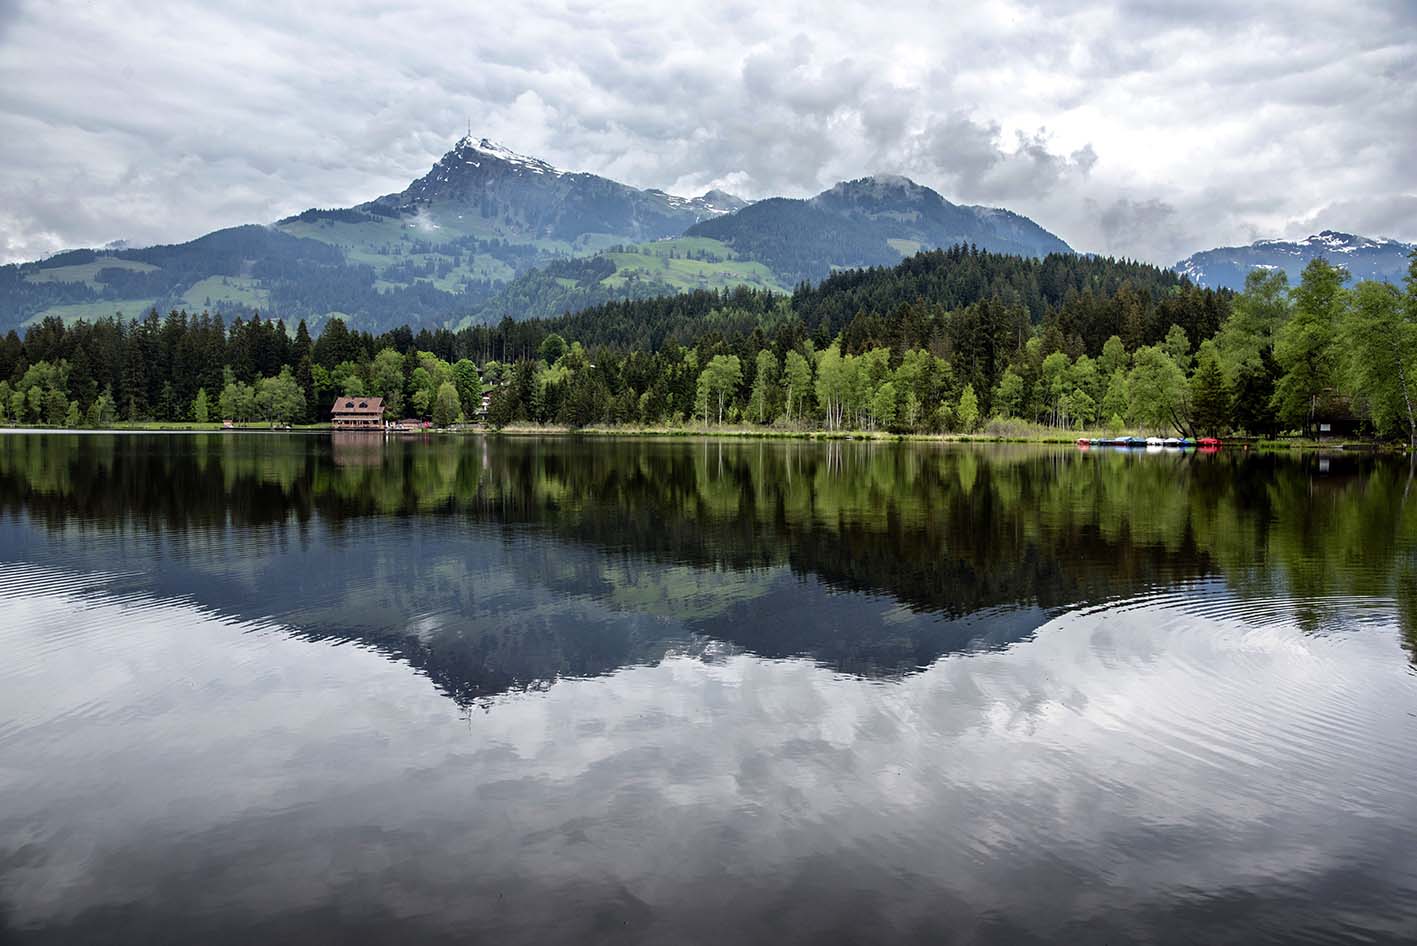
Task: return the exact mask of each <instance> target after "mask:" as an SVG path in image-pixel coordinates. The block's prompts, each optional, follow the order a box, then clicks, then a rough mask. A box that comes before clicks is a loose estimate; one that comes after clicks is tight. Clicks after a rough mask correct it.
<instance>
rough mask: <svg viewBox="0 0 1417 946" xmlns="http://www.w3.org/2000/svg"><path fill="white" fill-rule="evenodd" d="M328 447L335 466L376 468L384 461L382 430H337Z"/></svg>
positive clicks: (332, 435) (331, 435)
mask: <svg viewBox="0 0 1417 946" xmlns="http://www.w3.org/2000/svg"><path fill="white" fill-rule="evenodd" d="M330 445H331V453H332V455H333V457H334V461H335V466H378V465H379V464H380V463H382V462H383V459H384V432H383V431H382V430H357V429H356V430H347V429H341V430H337V431H335V432H333V433H331V434H330Z"/></svg>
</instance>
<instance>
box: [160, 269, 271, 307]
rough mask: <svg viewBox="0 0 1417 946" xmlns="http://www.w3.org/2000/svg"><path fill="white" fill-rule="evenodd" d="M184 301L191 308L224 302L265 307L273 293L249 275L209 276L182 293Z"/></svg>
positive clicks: (267, 305)
mask: <svg viewBox="0 0 1417 946" xmlns="http://www.w3.org/2000/svg"><path fill="white" fill-rule="evenodd" d="M182 301H183V302H184V303H186V305H187V307H188V308H189V309H203V308H207V307H209V306H218V305H220V304H221V303H223V302H226V303H230V304H231V305H239V306H246V307H247V308H251V309H264V308H267V307H269V306H270V303H271V294H270V293H269V292H267V291H266V290H264V289H262V288H261V284H260V281H259V280H256V279H252V278H250V277H249V276H208V277H206V278H205V279H199V280H197V281H196V282H195V283H193V284H192V286H191V288H189V289H188V290H187V291H186V292H184V293H182Z"/></svg>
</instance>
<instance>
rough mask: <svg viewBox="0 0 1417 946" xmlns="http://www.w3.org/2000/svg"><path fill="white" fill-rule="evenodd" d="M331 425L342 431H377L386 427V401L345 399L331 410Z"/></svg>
mask: <svg viewBox="0 0 1417 946" xmlns="http://www.w3.org/2000/svg"><path fill="white" fill-rule="evenodd" d="M330 423H331V424H333V425H334V426H335V427H337V428H339V429H341V430H348V429H351V428H352V429H356V430H358V429H366V430H369V429H377V428H381V427H383V426H384V399H383V398H381V397H350V396H348V395H346V396H345V397H342V398H339V399H338V400H336V401H335V406H334V407H332V408H330Z"/></svg>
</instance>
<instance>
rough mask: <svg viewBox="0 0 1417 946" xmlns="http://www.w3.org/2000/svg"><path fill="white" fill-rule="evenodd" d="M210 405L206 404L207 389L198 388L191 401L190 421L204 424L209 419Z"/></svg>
mask: <svg viewBox="0 0 1417 946" xmlns="http://www.w3.org/2000/svg"><path fill="white" fill-rule="evenodd" d="M210 414H211V405H210V404H209V403H208V402H207V389H206V388H198V389H197V396H196V397H195V398H193V399H192V419H193V420H194V421H196V422H197V423H199V424H205V423H206V422H207V421H208V420H209V419H210Z"/></svg>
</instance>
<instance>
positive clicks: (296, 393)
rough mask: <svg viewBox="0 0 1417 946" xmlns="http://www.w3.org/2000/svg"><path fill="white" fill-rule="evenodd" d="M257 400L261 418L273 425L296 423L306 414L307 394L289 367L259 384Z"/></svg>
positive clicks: (257, 386) (257, 408)
mask: <svg viewBox="0 0 1417 946" xmlns="http://www.w3.org/2000/svg"><path fill="white" fill-rule="evenodd" d="M255 399H256V410H257V412H258V413H259V414H260V416H261V418H262V419H264V420H268V421H271V422H273V423H280V424H290V423H294V422H295V421H296V420H298V419H299V418H300V416H301V415H303V414H304V413H305V394H304V392H302V391H301V390H300V385H298V384H297V383H296V382H295V376H294V374H293V373H292V372H291V370H290V368H289V367H285V368H282V369H281V371H280V374H278V375H276V376H275V377H273V378H262V379H261V380H260V381H259V382H257V385H256V396H255Z"/></svg>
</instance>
